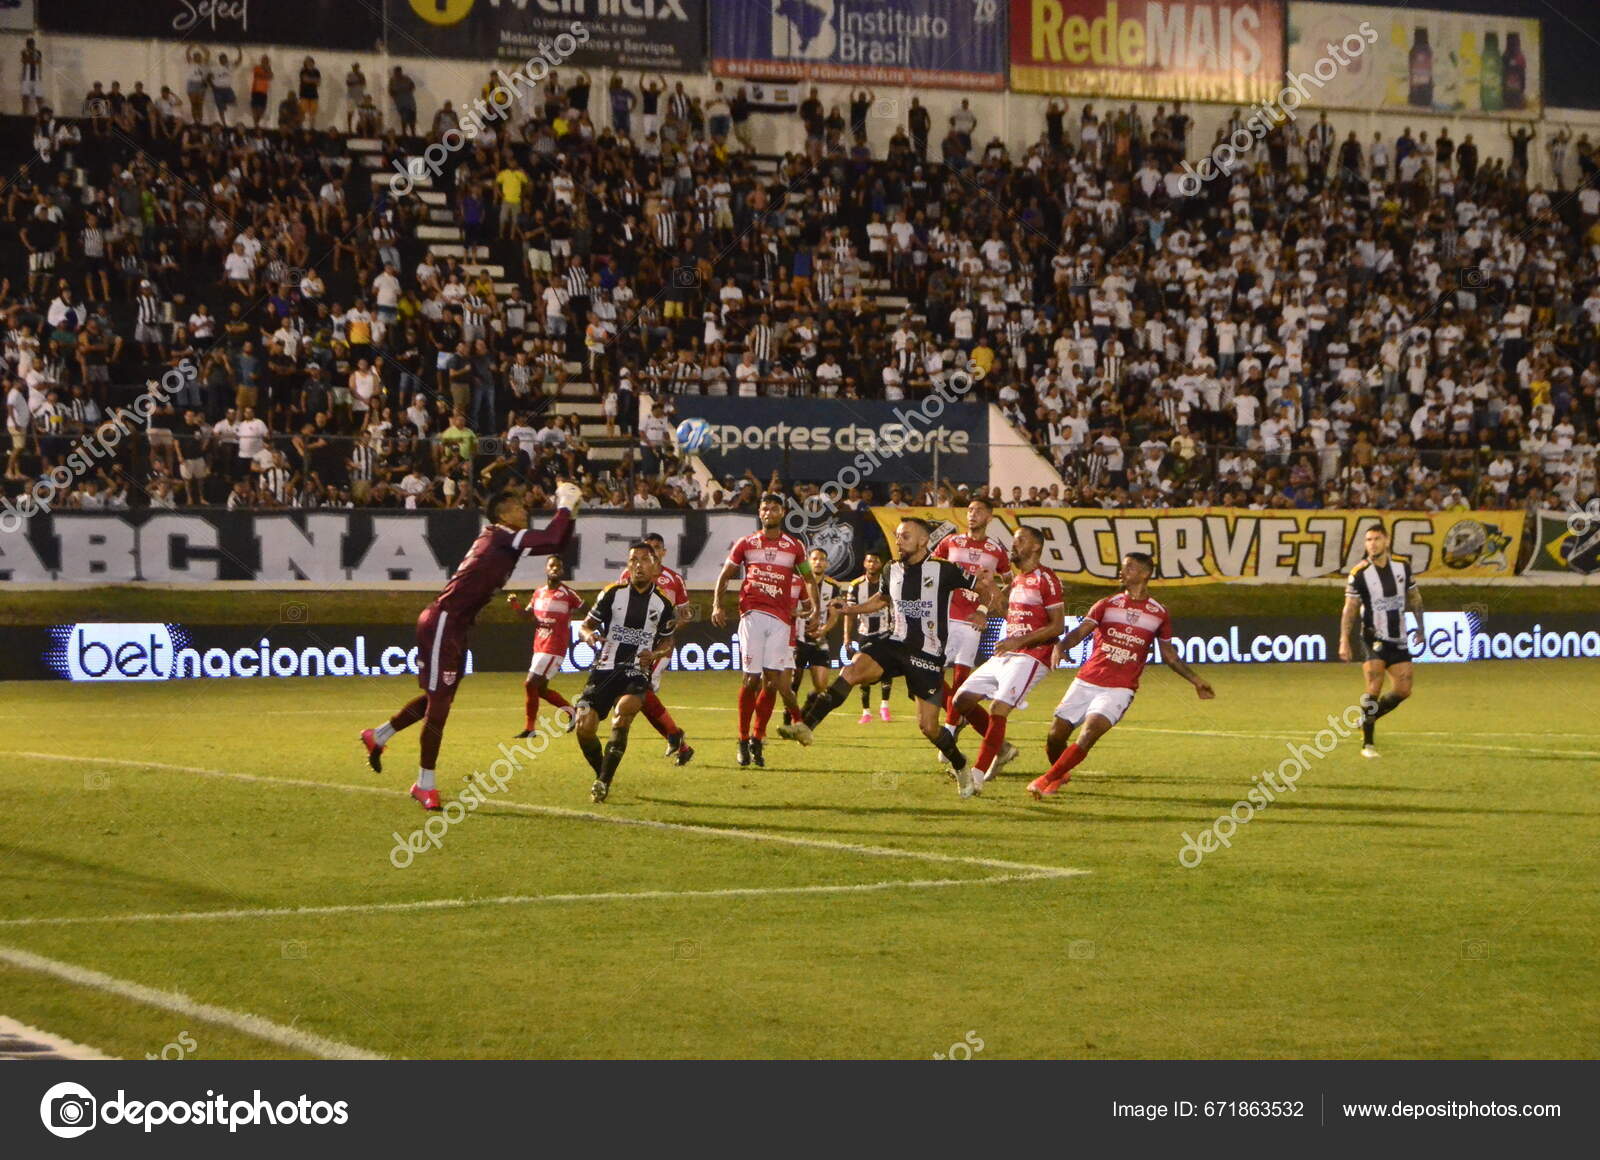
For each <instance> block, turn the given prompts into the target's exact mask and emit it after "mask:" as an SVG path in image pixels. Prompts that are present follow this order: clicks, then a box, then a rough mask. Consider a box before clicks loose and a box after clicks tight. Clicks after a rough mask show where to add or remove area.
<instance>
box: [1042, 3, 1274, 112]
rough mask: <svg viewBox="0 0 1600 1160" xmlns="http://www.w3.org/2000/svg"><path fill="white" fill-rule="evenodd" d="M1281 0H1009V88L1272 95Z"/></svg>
mask: <svg viewBox="0 0 1600 1160" xmlns="http://www.w3.org/2000/svg"><path fill="white" fill-rule="evenodd" d="M1284 23H1285V19H1284V5H1283V3H1282V0H1011V87H1012V88H1013V89H1015V90H1016V91H1018V92H1032V93H1062V94H1079V95H1083V96H1091V97H1100V98H1103V99H1106V100H1184V101H1227V102H1234V103H1238V104H1247V103H1250V102H1254V101H1263V100H1270V99H1271V98H1273V97H1274V96H1276V95H1277V93H1278V91H1279V90H1281V89H1282V88H1283V84H1284V77H1283V72H1284V56H1283V35H1284Z"/></svg>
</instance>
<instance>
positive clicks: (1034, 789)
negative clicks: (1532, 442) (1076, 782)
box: [1028, 773, 1072, 802]
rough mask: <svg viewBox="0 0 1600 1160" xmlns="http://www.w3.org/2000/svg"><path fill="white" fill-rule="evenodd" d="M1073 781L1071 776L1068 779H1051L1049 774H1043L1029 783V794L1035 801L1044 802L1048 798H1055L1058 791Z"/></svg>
mask: <svg viewBox="0 0 1600 1160" xmlns="http://www.w3.org/2000/svg"><path fill="white" fill-rule="evenodd" d="M1071 780H1072V778H1071V776H1070V775H1068V776H1067V777H1051V776H1050V775H1049V774H1048V773H1041V774H1040V775H1039V776H1038V777H1036V778H1034V779H1033V780H1032V781H1030V782H1029V783H1028V792H1029V793H1030V794H1032V795H1033V800H1034V801H1036V802H1042V801H1044V799H1045V798H1047V797H1054V796H1055V792H1056V790H1058V789H1060V788H1061V787H1062V786H1064V785H1066V784H1067V782H1069V781H1071Z"/></svg>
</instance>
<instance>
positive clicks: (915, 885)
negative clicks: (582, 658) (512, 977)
mask: <svg viewBox="0 0 1600 1160" xmlns="http://www.w3.org/2000/svg"><path fill="white" fill-rule="evenodd" d="M1059 877H1061V875H1060V874H1054V873H1051V874H1043V873H1040V874H995V875H991V876H989V877H987V878H920V879H907V880H905V881H897V880H894V879H888V880H885V881H882V882H860V883H847V884H841V885H837V886H834V885H815V886H750V887H742V886H741V887H728V888H725V889H720V890H612V891H605V892H602V893H598V894H507V895H502V896H501V897H498V898H428V899H421V900H418V901H415V902H364V903H350V904H347V905H342V906H284V907H261V908H259V909H247V910H179V911H171V912H167V913H151V914H98V915H83V916H75V917H45V918H8V919H0V927H8V926H34V927H36V926H85V925H89V924H96V923H102V924H119V923H134V922H208V921H212V920H217V919H233V918H314V917H318V916H321V915H329V914H393V913H404V912H407V911H419V910H465V909H468V908H470V907H476V906H531V905H535V904H537V903H541V902H649V901H655V900H657V899H675V898H763V897H766V896H768V895H780V894H869V893H874V892H877V891H883V890H935V889H940V888H943V887H948V886H990V885H994V884H996V883H1000V882H1042V881H1045V880H1046V879H1051V878H1059Z"/></svg>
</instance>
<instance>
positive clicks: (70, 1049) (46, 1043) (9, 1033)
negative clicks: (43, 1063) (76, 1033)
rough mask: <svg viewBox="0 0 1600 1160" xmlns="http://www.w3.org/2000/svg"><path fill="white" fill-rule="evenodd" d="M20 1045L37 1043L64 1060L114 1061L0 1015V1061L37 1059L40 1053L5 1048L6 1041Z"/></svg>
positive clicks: (100, 1052)
mask: <svg viewBox="0 0 1600 1160" xmlns="http://www.w3.org/2000/svg"><path fill="white" fill-rule="evenodd" d="M8 1040H9V1041H13V1042H20V1043H29V1044H33V1043H37V1044H39V1045H40V1046H43V1047H47V1048H49V1049H50V1054H51V1055H59V1056H61V1057H63V1058H64V1059H115V1058H116V1056H114V1055H107V1054H106V1053H105V1052H103V1051H101V1050H99V1049H98V1048H94V1047H85V1046H84V1045H83V1044H81V1043H74V1042H72V1040H70V1039H63V1038H62V1037H61V1036H59V1035H52V1034H50V1032H48V1031H40V1030H39V1029H38V1028H37V1027H29V1026H28V1025H27V1024H26V1023H19V1022H17V1020H15V1019H8V1018H6V1016H4V1015H0V1059H37V1058H38V1057H39V1055H40V1054H41V1053H39V1052H28V1053H26V1054H24V1053H22V1052H19V1051H18V1050H17V1049H16V1047H14V1046H7V1041H8Z"/></svg>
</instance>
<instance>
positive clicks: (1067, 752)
mask: <svg viewBox="0 0 1600 1160" xmlns="http://www.w3.org/2000/svg"><path fill="white" fill-rule="evenodd" d="M1086 756H1088V750H1085V749H1079V748H1078V743H1077V742H1076V741H1074V742H1073V743H1072V744H1071V745H1069V746H1067V747H1066V748H1065V749H1064V750H1062V751H1061V756H1060V757H1058V758H1056V759H1055V761H1054V762H1053V763H1052V764H1051V766H1050V780H1051V781H1066V780H1067V775H1068V774H1070V773H1071V772H1072V770H1073V768H1074V767H1075V766H1076V765H1077V764H1078V762H1080V761H1082V760H1083V759H1084V758H1085V757H1086Z"/></svg>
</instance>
